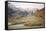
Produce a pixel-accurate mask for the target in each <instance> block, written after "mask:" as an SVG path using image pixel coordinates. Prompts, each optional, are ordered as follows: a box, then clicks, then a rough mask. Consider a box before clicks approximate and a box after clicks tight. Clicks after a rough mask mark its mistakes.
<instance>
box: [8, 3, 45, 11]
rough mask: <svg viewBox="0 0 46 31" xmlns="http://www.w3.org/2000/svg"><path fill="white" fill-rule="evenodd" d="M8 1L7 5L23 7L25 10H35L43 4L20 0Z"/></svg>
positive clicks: (42, 6)
mask: <svg viewBox="0 0 46 31" xmlns="http://www.w3.org/2000/svg"><path fill="white" fill-rule="evenodd" d="M8 3H10V4H9V5H8V6H9V7H11V8H15V7H17V8H23V9H26V10H28V11H29V10H34V9H35V10H36V9H42V8H44V4H37V3H20V2H8Z"/></svg>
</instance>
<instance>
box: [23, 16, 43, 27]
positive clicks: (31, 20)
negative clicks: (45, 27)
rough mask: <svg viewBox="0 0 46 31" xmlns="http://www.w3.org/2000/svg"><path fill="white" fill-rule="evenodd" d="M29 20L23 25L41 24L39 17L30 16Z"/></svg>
mask: <svg viewBox="0 0 46 31" xmlns="http://www.w3.org/2000/svg"><path fill="white" fill-rule="evenodd" d="M29 20H30V21H29ZM29 20H28V21H27V22H25V23H24V25H25V26H41V25H42V24H43V19H42V18H41V17H36V16H32V17H31V19H29Z"/></svg>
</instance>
